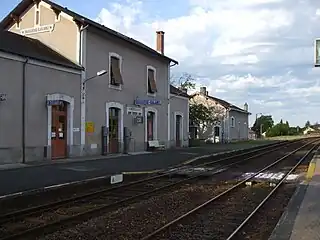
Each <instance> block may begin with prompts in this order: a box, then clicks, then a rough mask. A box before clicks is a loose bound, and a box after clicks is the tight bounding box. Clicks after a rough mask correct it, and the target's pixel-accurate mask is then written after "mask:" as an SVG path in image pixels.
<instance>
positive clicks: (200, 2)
mask: <svg viewBox="0 0 320 240" xmlns="http://www.w3.org/2000/svg"><path fill="white" fill-rule="evenodd" d="M1 2H2V3H1V9H0V18H3V17H4V16H5V15H6V14H8V13H9V11H10V10H11V9H12V8H13V7H14V6H15V5H16V4H17V3H19V2H20V1H18V0H2V1H1ZM55 2H56V3H58V4H60V5H62V6H64V7H68V8H69V9H71V10H73V11H76V12H78V13H80V14H82V15H85V16H86V17H89V18H91V19H93V20H96V21H98V22H99V23H101V24H103V25H105V26H107V27H109V28H112V29H114V30H116V31H119V32H121V33H123V34H126V35H128V36H130V37H133V38H135V39H136V40H139V41H141V42H143V43H145V44H146V45H148V46H150V47H152V48H155V37H156V35H155V32H156V31H157V30H163V31H164V32H165V49H164V50H165V54H166V55H168V56H169V57H172V58H174V59H176V60H178V61H179V66H177V67H174V68H173V69H172V72H173V74H174V75H175V76H176V77H177V76H179V74H180V73H182V72H186V73H189V74H191V75H192V76H193V77H194V79H195V80H196V87H197V90H199V87H200V86H205V87H207V90H208V91H209V94H210V95H211V96H215V97H218V98H222V99H224V100H227V101H229V102H231V103H232V104H235V105H237V106H239V107H243V104H244V103H245V102H247V103H248V105H249V111H250V112H251V113H252V115H251V117H250V124H251V125H252V124H253V122H254V120H255V117H256V114H257V113H258V114H259V113H262V114H264V115H272V116H273V118H274V121H275V122H278V121H280V119H283V120H287V121H289V123H290V125H300V126H302V125H304V124H305V122H306V121H307V120H309V121H310V122H311V123H314V122H317V121H318V122H320V68H315V67H314V40H315V39H316V38H317V37H319V38H320V1H318V0H210V1H209V0H175V1H169V0H140V1H139V0H118V1H113V0H110V1H106V0H91V1H76V0H57V1H55ZM80 2H82V3H80Z"/></svg>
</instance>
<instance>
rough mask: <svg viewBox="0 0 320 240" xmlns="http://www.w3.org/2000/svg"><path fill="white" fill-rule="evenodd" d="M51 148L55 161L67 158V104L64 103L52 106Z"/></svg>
mask: <svg viewBox="0 0 320 240" xmlns="http://www.w3.org/2000/svg"><path fill="white" fill-rule="evenodd" d="M51 147H52V152H51V154H52V155H51V156H52V158H53V159H57V158H65V157H67V104H66V103H65V102H63V101H61V102H60V104H59V105H53V106H52V127H51Z"/></svg>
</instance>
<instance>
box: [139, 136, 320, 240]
mask: <svg viewBox="0 0 320 240" xmlns="http://www.w3.org/2000/svg"><path fill="white" fill-rule="evenodd" d="M318 141H319V140H318V139H317V140H314V141H311V142H308V143H306V144H304V145H303V146H301V147H298V148H297V149H295V150H293V151H291V152H290V153H288V154H286V155H285V156H283V157H281V158H279V159H277V160H276V161H275V162H273V163H271V164H269V165H268V166H266V167H264V168H263V169H261V170H259V171H258V172H256V173H255V174H253V175H251V176H249V177H247V178H245V179H244V180H242V181H240V182H239V183H237V184H235V185H233V186H232V187H230V188H229V189H227V190H225V191H224V192H222V193H220V194H218V195H217V196H215V197H213V198H211V199H209V200H208V201H206V202H204V203H202V204H201V205H198V206H197V207H195V208H193V209H192V210H190V211H188V212H186V213H185V214H183V215H181V216H179V217H177V218H176V219H174V220H172V221H170V222H169V223H167V224H165V225H163V226H162V227H160V228H158V229H156V230H155V231H153V232H152V233H150V234H148V235H147V236H145V237H143V238H141V239H140V240H149V239H152V238H153V237H154V236H156V235H157V234H158V233H160V232H162V231H164V230H166V229H168V228H169V227H171V226H173V225H174V224H177V223H178V222H180V221H181V220H182V219H184V218H186V217H188V216H189V215H191V214H193V213H195V212H197V211H198V210H200V209H202V208H203V207H205V206H207V205H208V204H210V203H212V202H214V201H215V200H217V199H219V198H220V197H222V196H224V195H226V194H227V193H230V192H231V191H232V190H234V189H236V188H238V187H239V186H241V185H243V184H244V183H245V182H247V181H248V180H250V179H253V178H254V177H256V176H257V175H258V174H260V173H262V172H264V171H266V170H268V169H269V168H271V167H273V166H274V165H276V164H278V163H279V162H281V161H283V160H285V159H287V158H288V157H290V156H292V155H293V154H295V153H296V152H298V151H299V150H301V149H303V148H305V147H307V146H309V145H310V144H312V143H315V142H318Z"/></svg>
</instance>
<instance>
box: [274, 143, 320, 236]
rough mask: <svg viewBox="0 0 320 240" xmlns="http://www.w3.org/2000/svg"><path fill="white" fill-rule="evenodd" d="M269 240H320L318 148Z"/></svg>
mask: <svg viewBox="0 0 320 240" xmlns="http://www.w3.org/2000/svg"><path fill="white" fill-rule="evenodd" d="M269 240H320V148H319V149H318V150H317V153H316V154H315V156H314V158H313V160H312V161H311V162H310V165H309V169H308V173H307V180H306V181H305V182H303V183H302V184H301V185H299V186H298V188H297V190H296V192H295V193H294V195H293V196H292V198H291V200H290V202H289V204H288V207H287V210H286V211H285V212H284V213H283V215H282V217H281V218H280V220H279V222H278V224H277V226H276V228H275V229H274V231H273V233H272V235H271V236H270V238H269Z"/></svg>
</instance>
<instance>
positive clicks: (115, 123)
mask: <svg viewBox="0 0 320 240" xmlns="http://www.w3.org/2000/svg"><path fill="white" fill-rule="evenodd" d="M119 129H120V109H119V108H115V107H111V108H109V152H110V153H119V150H120V147H119V143H120V136H119V132H120V131H119Z"/></svg>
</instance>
